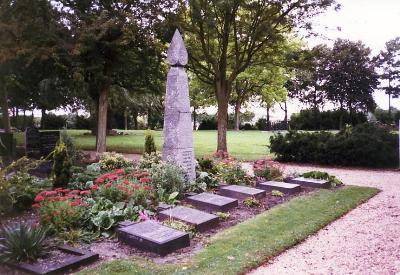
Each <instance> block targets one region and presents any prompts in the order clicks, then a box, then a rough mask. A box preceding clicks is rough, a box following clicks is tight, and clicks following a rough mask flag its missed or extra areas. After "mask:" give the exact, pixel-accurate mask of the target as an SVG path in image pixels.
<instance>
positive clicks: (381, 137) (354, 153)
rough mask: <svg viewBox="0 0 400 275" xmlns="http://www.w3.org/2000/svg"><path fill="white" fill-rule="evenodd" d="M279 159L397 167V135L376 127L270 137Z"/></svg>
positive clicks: (366, 126)
mask: <svg viewBox="0 0 400 275" xmlns="http://www.w3.org/2000/svg"><path fill="white" fill-rule="evenodd" d="M270 142H271V144H270V149H271V152H272V153H275V154H276V156H277V159H278V160H281V161H294V162H303V163H320V164H333V165H342V166H364V167H394V166H396V165H397V164H398V136H397V135H396V134H393V133H391V132H389V131H388V130H386V129H383V128H380V127H377V126H375V125H373V124H369V123H364V124H360V125H357V126H355V127H348V128H346V129H344V130H342V131H340V132H339V133H337V134H332V133H329V132H315V133H305V132H296V131H289V133H288V134H286V135H282V134H277V135H275V136H272V137H271V138H270Z"/></svg>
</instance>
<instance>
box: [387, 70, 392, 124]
mask: <svg viewBox="0 0 400 275" xmlns="http://www.w3.org/2000/svg"><path fill="white" fill-rule="evenodd" d="M390 80H391V79H390V76H389V92H388V94H389V110H388V111H389V117H391V111H390V105H391V102H390V99H391V97H392V86H391V83H390Z"/></svg>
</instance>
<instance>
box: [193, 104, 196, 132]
mask: <svg viewBox="0 0 400 275" xmlns="http://www.w3.org/2000/svg"><path fill="white" fill-rule="evenodd" d="M196 124H197V113H196V107H194V106H193V131H196Z"/></svg>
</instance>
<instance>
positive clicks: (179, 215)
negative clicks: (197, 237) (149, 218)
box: [159, 206, 218, 232]
mask: <svg viewBox="0 0 400 275" xmlns="http://www.w3.org/2000/svg"><path fill="white" fill-rule="evenodd" d="M159 217H160V219H162V220H165V219H169V218H171V219H175V220H179V221H182V222H185V223H187V224H190V225H193V226H194V227H195V228H196V230H198V231H200V232H203V231H206V230H208V229H211V228H213V227H215V226H217V225H218V216H215V215H213V214H209V213H206V212H203V211H200V210H197V209H193V208H189V207H184V206H178V207H175V208H171V209H168V210H165V211H162V212H160V214H159Z"/></svg>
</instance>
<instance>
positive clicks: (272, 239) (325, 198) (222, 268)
mask: <svg viewBox="0 0 400 275" xmlns="http://www.w3.org/2000/svg"><path fill="white" fill-rule="evenodd" d="M378 192H379V190H378V189H375V188H369V187H356V186H347V187H343V188H340V189H337V190H334V191H330V190H319V191H316V192H314V193H312V194H310V195H307V196H304V197H298V198H295V199H292V200H290V201H289V202H287V203H285V204H282V205H280V206H277V207H274V208H272V209H271V210H269V211H267V212H264V213H262V214H260V215H258V216H256V217H254V218H252V219H249V220H247V221H245V222H243V223H240V224H238V225H236V226H233V227H231V228H229V229H227V230H225V231H222V232H220V233H218V234H216V235H215V236H214V237H213V238H212V239H211V240H210V244H209V245H208V246H207V247H206V248H204V249H203V250H202V251H201V252H199V253H198V254H196V255H195V256H194V257H193V258H192V259H190V260H189V262H187V263H182V264H176V265H171V264H154V263H153V262H151V261H149V260H145V259H143V258H130V259H127V260H116V261H110V262H105V263H103V264H101V265H100V266H98V267H96V268H93V269H87V270H83V271H82V272H81V273H80V274H104V275H105V274H107V275H108V274H199V275H200V274H201V275H204V274H224V275H226V274H243V273H245V272H247V271H249V270H251V269H253V268H255V267H257V266H259V265H261V264H262V263H263V262H265V261H266V260H268V259H270V258H272V257H274V256H277V255H278V254H280V253H282V252H283V251H285V250H286V249H288V248H290V247H292V246H294V245H296V244H297V243H299V242H301V241H303V240H304V239H306V238H307V237H308V236H310V235H312V234H314V233H315V232H317V231H318V230H319V229H321V228H322V227H324V226H326V225H327V224H329V223H331V222H333V221H334V220H336V219H337V218H339V217H341V216H343V215H344V214H346V213H347V212H349V211H350V210H352V209H354V208H355V207H357V206H358V205H359V204H361V203H363V202H365V201H367V200H368V199H370V198H371V197H373V196H374V195H376V194H377V193H378Z"/></svg>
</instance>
